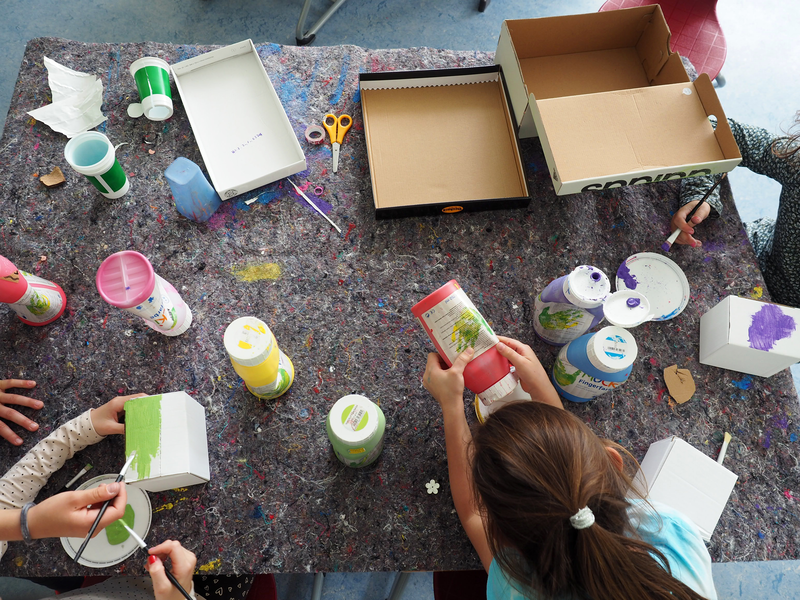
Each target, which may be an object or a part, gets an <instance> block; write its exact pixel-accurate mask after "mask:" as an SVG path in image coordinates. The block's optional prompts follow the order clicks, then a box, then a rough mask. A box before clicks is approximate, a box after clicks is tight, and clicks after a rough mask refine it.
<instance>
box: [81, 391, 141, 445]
mask: <svg viewBox="0 0 800 600" xmlns="http://www.w3.org/2000/svg"><path fill="white" fill-rule="evenodd" d="M145 395H146V394H131V395H130V396H117V397H116V398H114V399H113V400H110V401H108V402H106V403H105V404H103V406H101V407H100V408H93V409H92V412H91V413H89V415H90V416H91V418H92V426H93V427H94V430H95V431H96V432H97V433H98V434H99V435H111V434H112V433H120V434H122V433H125V425H123V424H122V423H120V422H119V414H120V413H121V412H123V411H124V410H125V403H126V402H127V401H128V400H130V399H131V398H140V397H141V396H145Z"/></svg>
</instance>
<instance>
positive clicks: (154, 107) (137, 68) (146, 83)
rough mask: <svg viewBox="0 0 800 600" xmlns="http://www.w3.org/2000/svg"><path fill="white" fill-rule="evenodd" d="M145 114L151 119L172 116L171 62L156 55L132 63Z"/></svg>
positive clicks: (157, 119)
mask: <svg viewBox="0 0 800 600" xmlns="http://www.w3.org/2000/svg"><path fill="white" fill-rule="evenodd" d="M130 72H131V76H133V78H134V79H135V80H136V87H137V88H138V90H139V99H140V100H141V103H142V110H143V111H144V116H145V117H147V118H148V119H150V120H151V121H165V120H167V119H169V118H170V117H171V116H172V93H171V91H170V89H169V64H168V63H167V62H166V61H164V60H161V59H160V58H156V57H154V56H145V57H143V58H140V59H138V60H135V61H133V62H132V63H131V66H130Z"/></svg>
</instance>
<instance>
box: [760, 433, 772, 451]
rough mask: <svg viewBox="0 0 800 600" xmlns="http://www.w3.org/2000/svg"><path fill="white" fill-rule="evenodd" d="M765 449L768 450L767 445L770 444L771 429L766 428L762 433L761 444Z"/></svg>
mask: <svg viewBox="0 0 800 600" xmlns="http://www.w3.org/2000/svg"><path fill="white" fill-rule="evenodd" d="M761 445H762V446H763V447H764V449H765V450H769V447H770V446H771V445H772V431H770V430H767V432H766V433H765V434H764V441H763V442H762V444H761Z"/></svg>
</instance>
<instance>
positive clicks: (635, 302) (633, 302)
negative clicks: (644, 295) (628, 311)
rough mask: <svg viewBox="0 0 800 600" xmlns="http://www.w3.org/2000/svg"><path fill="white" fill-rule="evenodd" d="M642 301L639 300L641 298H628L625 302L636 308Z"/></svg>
mask: <svg viewBox="0 0 800 600" xmlns="http://www.w3.org/2000/svg"><path fill="white" fill-rule="evenodd" d="M641 303H642V301H641V300H639V298H628V300H627V301H626V302H625V304H627V305H628V306H629V307H631V308H636V307H637V306H639V305H640V304H641Z"/></svg>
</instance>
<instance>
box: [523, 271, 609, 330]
mask: <svg viewBox="0 0 800 600" xmlns="http://www.w3.org/2000/svg"><path fill="white" fill-rule="evenodd" d="M610 291H611V282H610V281H609V280H608V277H606V274H605V273H603V272H602V271H601V270H600V269H598V268H596V267H592V266H591V265H581V266H579V267H575V269H574V270H573V271H572V273H569V274H568V275H564V276H563V277H559V278H558V279H555V280H554V281H551V282H550V284H549V285H548V286H547V287H546V288H544V290H543V291H542V293H541V294H539V295H538V296H537V297H536V300H535V301H534V305H533V309H534V312H533V330H534V331H535V332H536V335H538V336H539V337H540V338H542V339H543V340H544V341H545V342H547V343H548V344H553V345H554V346H563V345H564V344H566V343H568V342H570V341H572V340H574V339H577V338H579V337H580V336H581V335H583V334H584V333H586V332H587V331H589V330H590V329H591V328H592V327H594V326H595V325H597V324H598V323H600V321H602V320H603V302H604V301H605V299H606V297H607V296H608V294H609V292H610Z"/></svg>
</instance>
